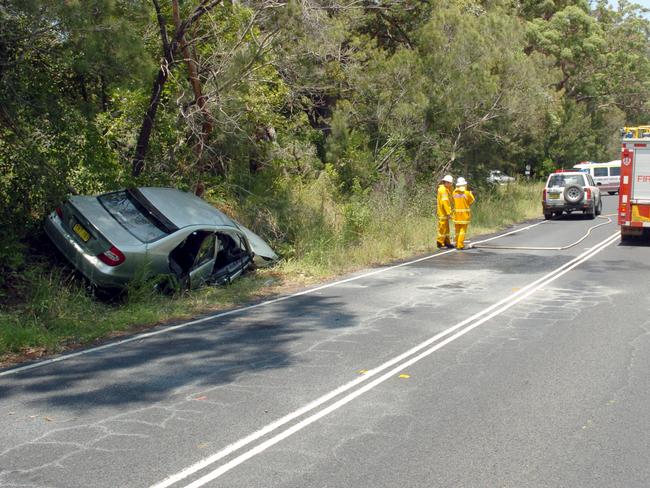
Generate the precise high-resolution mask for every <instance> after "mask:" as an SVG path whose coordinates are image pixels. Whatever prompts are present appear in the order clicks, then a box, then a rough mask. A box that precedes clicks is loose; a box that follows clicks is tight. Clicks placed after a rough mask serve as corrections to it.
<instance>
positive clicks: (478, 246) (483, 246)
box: [469, 215, 612, 251]
mask: <svg viewBox="0 0 650 488" xmlns="http://www.w3.org/2000/svg"><path fill="white" fill-rule="evenodd" d="M598 218H599V219H605V220H607V222H602V223H600V224H598V225H594V226H592V227H590V228H589V230H587V233H586V234H585V235H584V236H582V237H581V238H580V239H578V240H577V241H575V242H573V243H571V244H568V245H566V246H559V247H540V246H492V245H490V244H474V245H472V244H470V245H469V248H470V249H517V250H520V251H564V250H565V249H570V248H572V247H574V246H577V245H578V244H580V243H581V242H582V241H584V240H585V239H586V238H587V237H589V235H590V234H591V231H593V230H594V229H597V228H598V227H602V226H603V225H607V224H611V223H612V219H610V218H609V217H607V216H606V215H599V216H598ZM514 233H517V231H515V232H513V234H514Z"/></svg>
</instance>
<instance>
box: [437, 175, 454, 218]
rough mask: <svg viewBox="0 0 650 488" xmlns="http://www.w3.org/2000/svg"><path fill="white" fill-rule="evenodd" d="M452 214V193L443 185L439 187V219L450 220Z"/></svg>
mask: <svg viewBox="0 0 650 488" xmlns="http://www.w3.org/2000/svg"><path fill="white" fill-rule="evenodd" d="M451 214H452V208H451V191H449V190H447V187H445V185H443V184H442V183H441V184H440V185H438V219H448V218H450V217H451Z"/></svg>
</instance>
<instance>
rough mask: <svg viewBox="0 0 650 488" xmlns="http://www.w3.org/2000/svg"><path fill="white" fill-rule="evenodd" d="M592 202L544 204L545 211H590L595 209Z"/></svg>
mask: <svg viewBox="0 0 650 488" xmlns="http://www.w3.org/2000/svg"><path fill="white" fill-rule="evenodd" d="M593 205H594V203H593V201H592V200H585V201H582V202H580V203H567V202H565V201H564V200H562V201H558V202H542V208H543V209H544V211H547V210H548V211H553V212H557V211H558V210H589V209H591V208H592V207H593Z"/></svg>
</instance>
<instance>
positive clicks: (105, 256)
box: [97, 246, 126, 266]
mask: <svg viewBox="0 0 650 488" xmlns="http://www.w3.org/2000/svg"><path fill="white" fill-rule="evenodd" d="M97 258H99V260H100V261H101V262H102V263H104V264H108V265H109V266H119V265H120V264H122V263H123V262H124V261H125V260H126V257H125V256H124V254H123V253H122V251H120V250H119V249H118V248H116V247H115V246H111V248H110V249H109V250H108V251H104V252H103V253H101V254H98V255H97Z"/></svg>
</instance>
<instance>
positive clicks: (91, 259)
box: [45, 188, 278, 288]
mask: <svg viewBox="0 0 650 488" xmlns="http://www.w3.org/2000/svg"><path fill="white" fill-rule="evenodd" d="M45 231H46V233H47V235H48V236H49V237H50V239H51V240H52V242H53V243H54V245H55V246H56V247H57V248H58V249H59V250H60V251H61V252H62V253H63V255H64V256H65V257H66V258H67V259H68V261H70V262H71V263H72V264H73V265H74V266H75V268H77V269H78V270H79V271H80V272H81V273H82V274H83V275H84V276H86V278H88V279H89V280H90V281H91V282H92V283H93V284H95V285H96V286H98V287H100V288H123V287H124V286H125V285H126V284H127V283H128V282H129V281H130V280H132V279H133V278H134V277H135V276H136V275H137V274H138V273H144V274H145V275H146V276H155V275H159V274H163V275H172V276H176V277H177V278H178V279H179V280H180V282H181V283H183V284H184V285H185V286H188V287H191V288H196V287H198V286H200V285H202V284H205V283H217V284H219V283H226V282H230V281H231V280H233V279H234V278H236V277H238V276H239V275H241V274H242V273H243V272H244V271H245V270H246V269H248V268H250V267H252V266H254V265H258V266H259V265H264V264H268V263H270V262H273V261H275V260H277V258H278V256H277V255H276V254H275V253H274V252H273V250H272V249H271V248H270V246H269V245H268V244H267V243H266V242H264V240H263V239H262V238H260V237H259V236H258V235H256V234H254V233H253V232H252V231H250V230H249V229H247V228H246V227H244V226H243V225H241V224H239V223H237V222H235V221H234V220H232V219H231V218H229V217H228V216H227V215H225V214H224V213H223V212H221V211H219V210H217V209H216V208H214V207H213V206H211V205H210V204H208V203H207V202H205V201H204V200H202V199H200V198H198V197H196V196H194V195H192V194H191V193H186V192H182V191H179V190H176V189H174V188H131V189H126V190H120V191H115V192H110V193H105V194H102V195H98V196H71V197H69V198H68V200H67V201H66V202H65V203H64V204H63V205H62V206H61V207H59V208H57V209H56V211H54V212H52V214H50V215H49V217H48V218H47V219H46V222H45Z"/></svg>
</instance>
